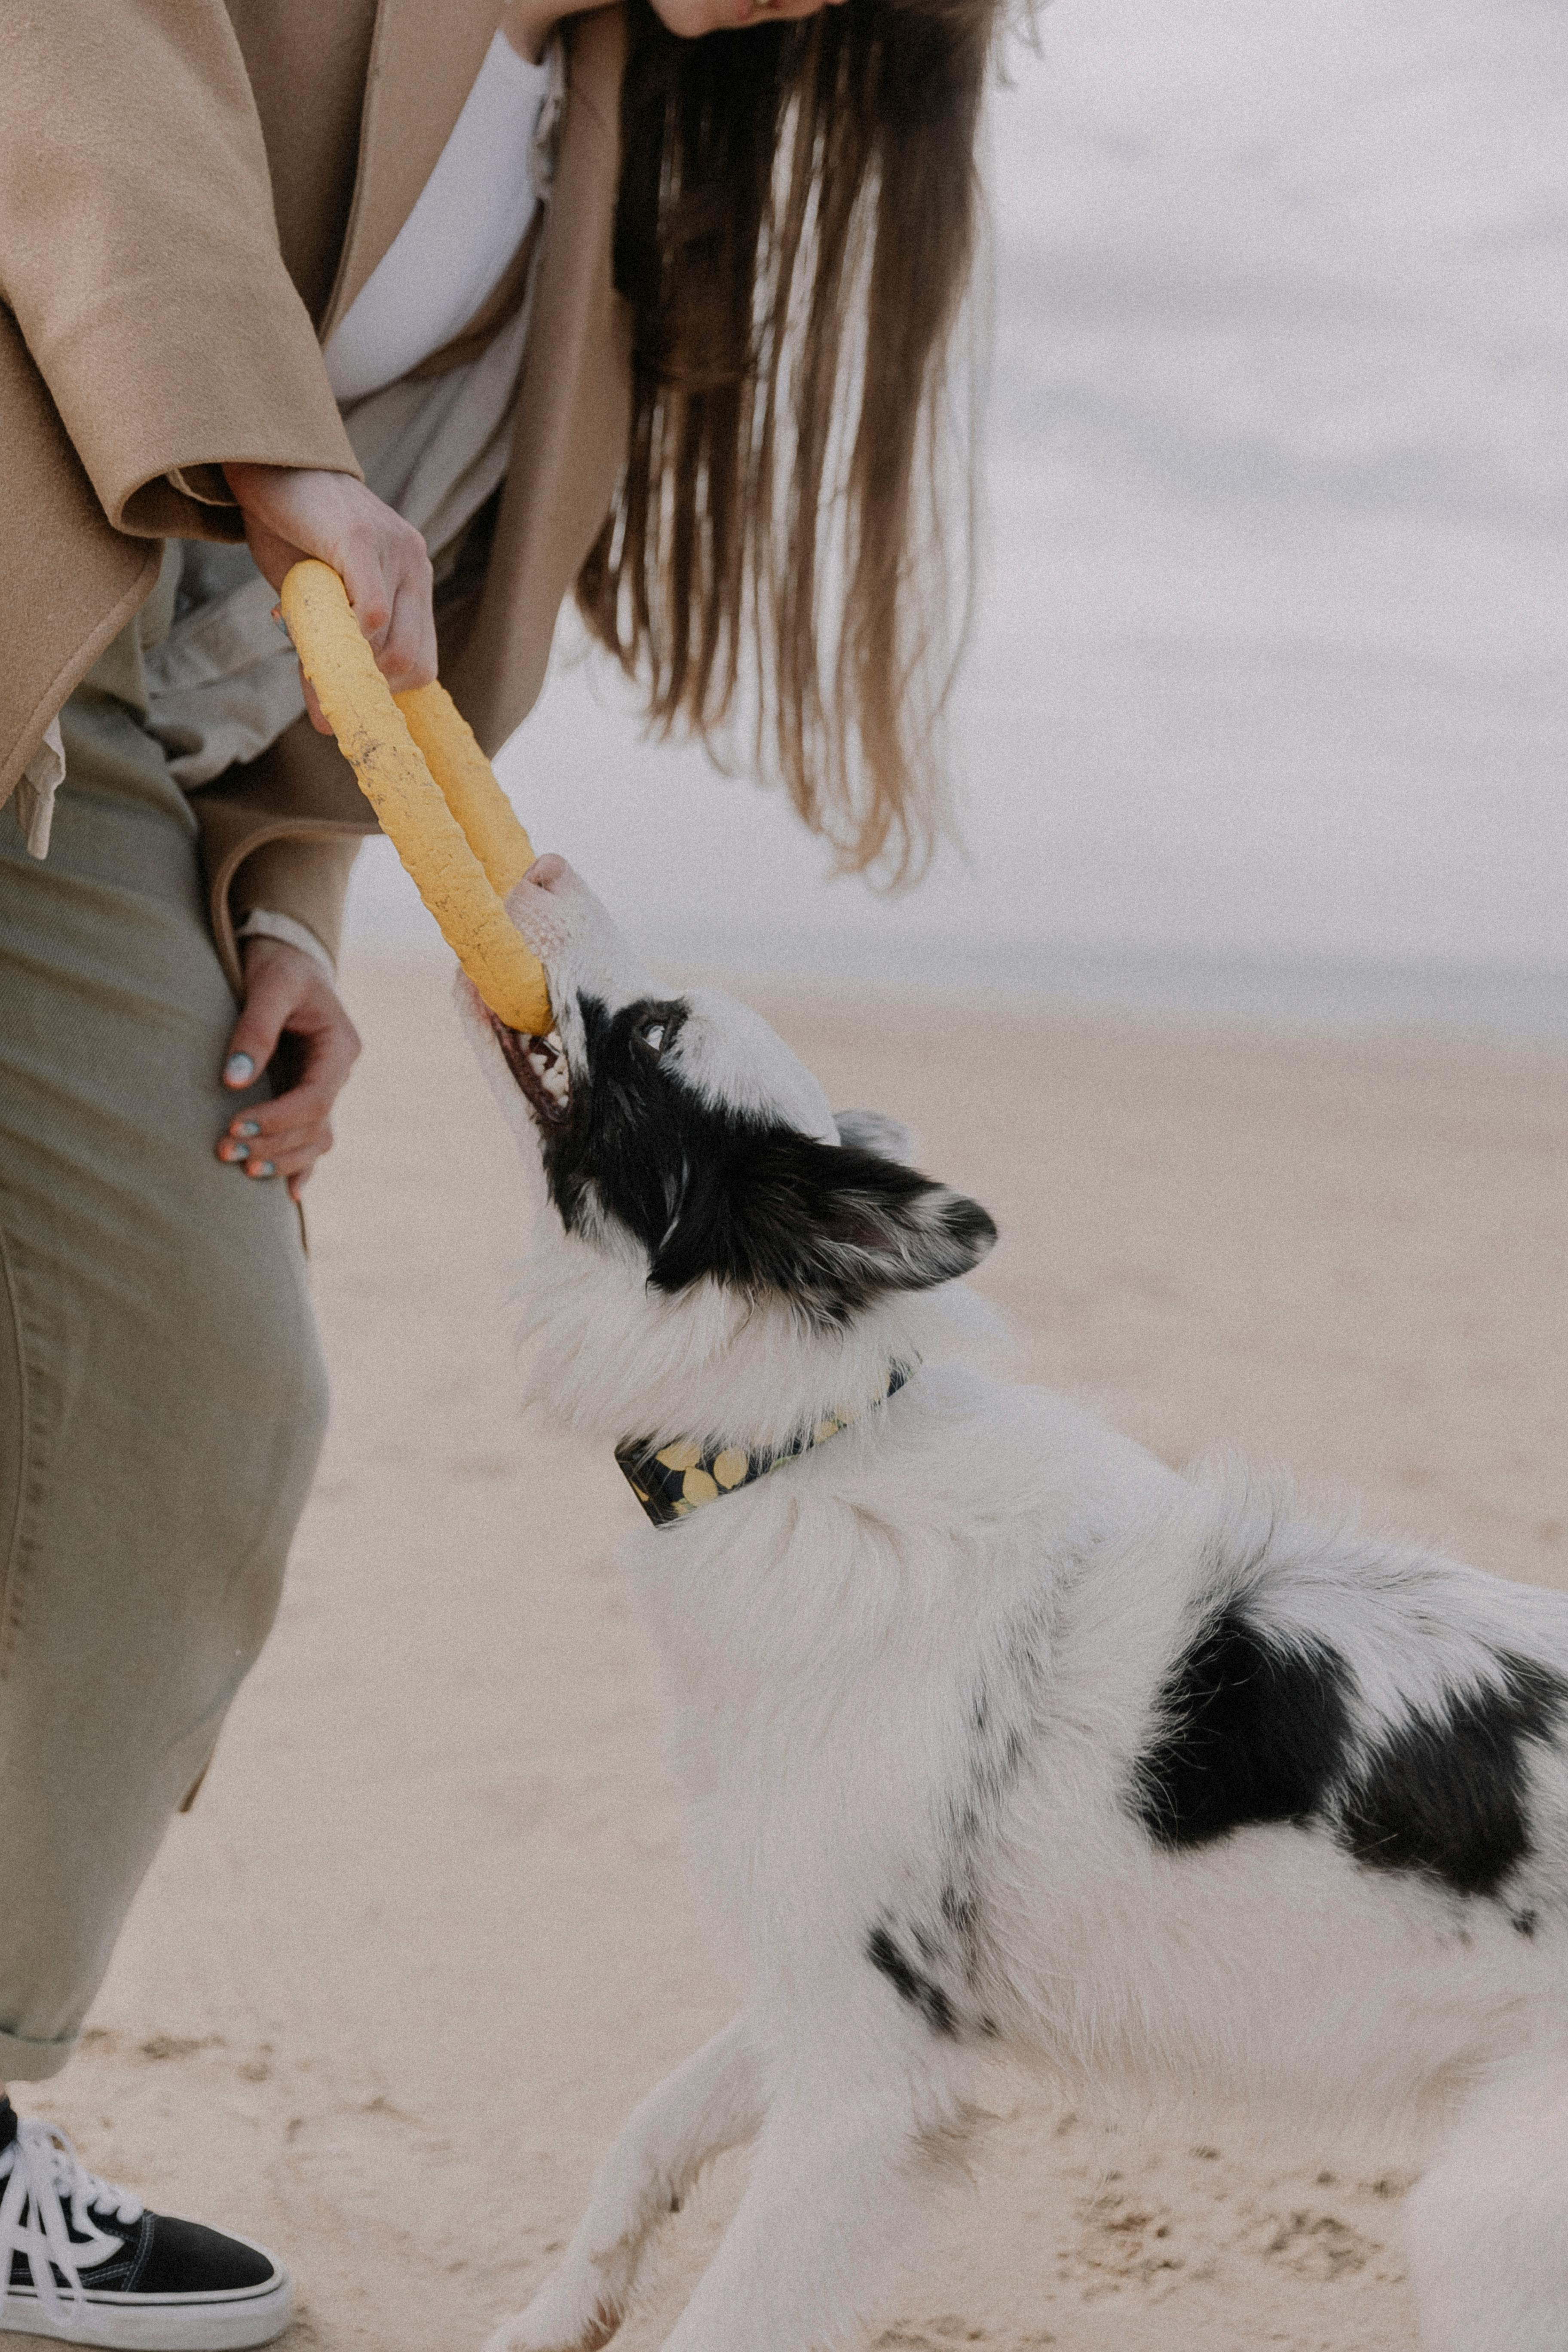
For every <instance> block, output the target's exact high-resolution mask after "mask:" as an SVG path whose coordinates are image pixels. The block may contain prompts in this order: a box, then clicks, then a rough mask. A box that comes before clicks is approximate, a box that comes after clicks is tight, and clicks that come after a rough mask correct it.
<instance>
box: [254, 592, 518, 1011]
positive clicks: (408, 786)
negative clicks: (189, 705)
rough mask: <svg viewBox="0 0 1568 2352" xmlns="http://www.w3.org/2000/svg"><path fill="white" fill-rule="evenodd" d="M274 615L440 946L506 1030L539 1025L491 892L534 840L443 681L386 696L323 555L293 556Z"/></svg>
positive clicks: (506, 881)
mask: <svg viewBox="0 0 1568 2352" xmlns="http://www.w3.org/2000/svg"><path fill="white" fill-rule="evenodd" d="M281 601H282V606H283V618H284V621H285V623H286V624H287V625H288V629H289V635H290V636H291V637H292V638H293V640H294V650H295V651H296V653H297V654H298V655H299V656H300V666H301V667H302V668H303V670H304V672H305V675H306V677H308V678H309V679H310V684H311V685H312V686H313V687H314V688H315V690H316V699H317V700H318V702H320V704H321V709H322V711H323V712H324V714H325V716H326V719H327V722H328V724H329V725H330V726H331V730H332V732H333V734H334V735H335V736H336V737H337V739H338V748H339V750H340V751H342V754H343V757H344V758H345V759H346V760H347V761H349V762H350V764H351V766H352V767H353V772H354V773H355V775H356V776H357V777H358V778H359V782H360V789H361V791H362V792H363V793H364V796H365V798H366V800H367V801H369V803H370V804H371V806H372V807H373V808H374V811H375V813H376V815H377V816H378V817H379V818H380V820H381V827H382V831H383V832H384V834H385V835H387V837H388V838H389V840H390V841H391V842H392V844H393V846H394V847H395V850H396V852H397V854H398V856H399V857H401V859H402V860H403V863H404V865H405V866H406V868H407V870H408V872H409V873H410V874H411V875H412V876H413V877H414V881H415V883H416V887H417V888H418V891H419V896H420V897H421V898H423V899H424V901H425V904H426V907H428V908H429V909H430V912H431V913H432V914H433V915H434V916H435V918H436V920H437V923H438V924H439V925H440V927H441V931H442V935H443V937H444V938H445V940H446V941H447V946H448V947H449V948H450V949H451V950H452V951H453V953H454V954H455V955H456V956H457V959H458V962H459V963H460V964H461V965H462V967H463V970H464V971H466V972H467V973H468V978H469V979H470V980H471V981H472V982H473V983H474V986H475V987H476V988H477V989H478V990H479V994H480V995H481V996H482V997H483V999H484V1001H485V1003H487V1004H488V1005H489V1009H490V1011H491V1012H492V1013H494V1014H495V1015H496V1018H497V1019H498V1020H500V1021H504V1022H505V1023H506V1024H507V1026H508V1028H510V1029H521V1031H523V1033H524V1034H526V1035H529V1036H533V1037H542V1036H546V1035H548V1034H549V1032H550V1027H551V1013H550V993H549V991H548V989H547V988H546V986H545V981H544V967H543V966H542V964H541V963H540V961H538V959H537V957H535V956H533V955H531V953H530V951H529V950H528V948H527V947H526V946H525V945H524V943H523V941H522V940H521V938H520V937H519V935H518V933H517V931H516V930H515V929H513V927H512V925H511V923H510V921H509V920H508V918H507V913H506V909H505V908H504V907H503V906H502V904H501V900H502V899H503V898H505V896H506V893H507V892H508V891H509V890H510V888H511V887H512V884H513V883H514V882H516V881H518V880H520V879H521V877H522V876H523V875H524V874H526V873H527V871H528V869H529V867H530V866H531V865H532V863H533V849H532V845H531V843H530V841H529V838H528V835H527V834H526V833H525V832H524V831H523V829H522V826H521V824H519V823H518V820H517V818H516V816H515V815H514V814H513V812H512V808H511V804H510V802H509V801H508V799H507V797H506V794H505V793H503V792H502V791H501V788H500V785H499V784H498V783H497V782H496V780H495V775H494V772H493V771H492V769H491V767H490V763H489V761H488V760H487V759H486V757H485V755H484V753H483V752H482V751H480V749H479V744H478V743H477V742H476V741H475V740H474V736H473V733H472V730H470V729H469V727H468V724H467V723H466V721H465V720H464V719H463V718H462V717H461V716H460V714H459V712H458V708H457V706H456V704H455V703H454V702H453V700H452V698H451V696H450V695H449V694H448V693H447V690H446V688H444V687H441V686H423V687H418V688H415V690H414V691H413V692H412V693H409V694H400V695H398V696H396V697H395V698H394V695H393V692H392V689H391V688H390V687H389V686H388V685H387V683H386V680H385V679H384V677H382V675H381V672H380V671H379V670H378V669H377V667H376V666H375V656H374V654H373V653H372V652H371V649H370V647H369V646H368V645H367V644H366V643H365V641H364V638H363V635H361V633H360V626H359V623H358V622H357V621H356V620H355V619H354V616H353V610H352V608H351V606H350V604H349V600H348V593H347V591H346V590H345V589H344V587H343V583H342V581H341V580H340V579H339V577H338V575H337V573H336V572H334V571H333V570H332V569H331V565H330V564H326V563H317V562H314V561H313V560H308V561H307V562H303V563H296V564H295V566H294V567H293V570H292V571H291V572H289V574H288V576H287V578H286V579H285V580H284V583H283V589H282V599H281Z"/></svg>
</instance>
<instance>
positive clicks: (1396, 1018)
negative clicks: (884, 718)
mask: <svg viewBox="0 0 1568 2352" xmlns="http://www.w3.org/2000/svg"><path fill="white" fill-rule="evenodd" d="M626 936H627V938H628V939H629V940H631V941H632V942H633V943H635V945H636V947H637V951H638V953H639V954H640V955H641V956H642V957H643V958H644V959H645V961H647V962H648V963H649V964H651V965H652V966H653V968H654V969H655V971H669V972H671V973H674V972H677V971H679V972H680V973H681V974H682V976H683V984H684V985H687V986H695V985H701V984H703V983H708V984H712V985H730V986H733V985H737V984H738V985H741V986H759V985H760V986H770V985H782V986H785V987H788V986H798V985H800V984H802V983H806V984H809V985H814V986H821V987H823V988H831V987H842V986H843V985H845V984H846V983H852V984H854V985H856V986H859V987H863V988H865V989H867V990H868V992H870V994H871V996H872V998H873V1000H874V999H875V998H876V997H877V996H879V995H881V996H888V995H897V996H899V997H900V998H903V999H908V998H909V997H910V996H914V997H916V998H917V999H920V1000H923V1001H925V1002H928V1003H932V1004H942V1005H947V1004H952V1003H958V1002H960V1001H963V1002H966V1003H972V1004H973V1003H981V1004H984V1007H985V1008H986V1009H987V1010H994V1011H1002V1010H1007V1009H1012V1010H1015V1011H1017V1012H1020V1013H1047V1012H1051V1011H1053V1010H1054V1011H1060V1012H1077V1013H1106V1014H1112V1015H1120V1016H1124V1017H1128V1018H1131V1019H1138V1020H1155V1021H1158V1020H1163V1019H1171V1020H1175V1021H1178V1022H1183V1023H1187V1022H1198V1023H1210V1024H1222V1025H1231V1024H1237V1025H1240V1026H1243V1027H1247V1028H1256V1029H1259V1030H1267V1031H1271V1032H1273V1033H1275V1034H1290V1033H1292V1032H1296V1033H1300V1034H1310V1035H1326V1036H1333V1035H1343V1036H1354V1035H1369V1034H1384V1035H1386V1034H1396V1033H1412V1032H1413V1033H1420V1034H1428V1035H1436V1036H1444V1037H1448V1038H1452V1039H1454V1040H1456V1041H1462V1040H1464V1039H1466V1038H1469V1039H1473V1040H1475V1041H1476V1042H1479V1043H1487V1044H1495V1045H1526V1046H1547V1047H1553V1046H1562V1047H1568V963H1563V964H1559V965H1542V964H1526V963H1521V964H1515V965H1508V964H1500V963H1497V962H1495V961H1494V962H1481V961H1475V962H1469V961H1458V960H1444V961H1436V960H1423V959H1408V960H1402V959H1395V958H1386V959H1373V958H1370V957H1356V956H1337V955H1331V954H1310V953H1281V954H1259V953H1256V952H1247V951H1236V952H1232V951H1228V950H1226V951H1214V952H1209V951H1200V950H1161V949H1154V948H1126V949H1121V948H1105V947H1075V946H1071V945H1068V944H1058V945H1052V946H1040V945H1038V944H1037V943H1034V942H1016V943H1015V942H1008V941H1005V940H1003V941H992V942H990V943H988V944H987V945H986V946H985V947H984V948H982V949H979V950H976V949H974V948H973V947H967V946H963V945H960V944H958V943H956V942H952V941H949V942H942V941H941V940H921V941H914V940H910V941H904V940H900V941H897V942H894V941H888V940H883V941H880V942H874V941H871V940H867V939H865V938H861V939H858V940H857V939H855V938H854V937H852V936H850V937H845V936H842V935H839V936H836V937H831V938H829V937H823V938H820V939H812V938H802V937H800V936H799V935H795V936H793V937H790V938H781V939H777V940H759V939H758V938H757V937H756V936H755V935H754V934H747V933H741V932H735V933H731V934H725V933H722V932H716V931H714V930H712V929H704V930H702V931H701V932H696V931H679V930H664V931H657V932H656V931H649V930H647V929H638V928H637V927H635V926H631V925H628V926H626ZM345 953H346V958H347V960H348V961H351V962H352V961H353V960H355V959H356V958H357V959H363V960H364V961H370V962H384V963H395V962H404V963H426V962H427V963H432V964H437V963H443V962H445V963H447V965H448V966H449V961H450V959H449V957H448V956H447V950H446V949H445V948H444V947H443V946H442V945H441V944H440V942H439V941H438V940H437V938H436V936H435V934H434V929H433V928H432V930H431V932H430V934H429V935H428V936H427V937H425V938H418V937H415V936H413V935H412V934H411V933H410V932H409V931H408V930H406V929H403V928H402V927H399V928H397V929H392V928H390V927H388V928H385V929H383V928H381V927H379V926H363V925H355V926H353V927H352V929H351V935H350V938H349V940H348V942H347V945H346V950H345Z"/></svg>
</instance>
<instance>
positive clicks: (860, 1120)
mask: <svg viewBox="0 0 1568 2352" xmlns="http://www.w3.org/2000/svg"><path fill="white" fill-rule="evenodd" d="M833 1124H834V1126H835V1127H836V1128H837V1129H838V1140H839V1142H840V1143H847V1144H848V1145H850V1147H851V1148H852V1149H853V1150H857V1151H874V1152H875V1153H876V1154H877V1156H878V1158H879V1159H880V1160H902V1161H903V1163H904V1166H905V1167H906V1168H912V1167H913V1166H914V1164H915V1161H916V1160H918V1159H919V1158H920V1146H919V1145H918V1144H917V1143H916V1141H915V1139H914V1130H913V1129H911V1128H908V1127H906V1126H905V1125H904V1122H903V1120H902V1119H901V1118H889V1116H888V1114H887V1112H886V1111H884V1110H836V1111H835V1112H834V1114H833Z"/></svg>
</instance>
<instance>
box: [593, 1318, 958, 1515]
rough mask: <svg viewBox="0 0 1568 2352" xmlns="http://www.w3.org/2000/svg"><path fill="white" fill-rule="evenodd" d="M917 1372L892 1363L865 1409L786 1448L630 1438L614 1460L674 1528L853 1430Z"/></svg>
mask: <svg viewBox="0 0 1568 2352" xmlns="http://www.w3.org/2000/svg"><path fill="white" fill-rule="evenodd" d="M918 1370H920V1359H919V1357H917V1358H916V1359H915V1360H914V1362H913V1363H905V1364H889V1366H888V1370H887V1373H886V1375H885V1378H884V1381H883V1384H882V1386H881V1388H880V1389H879V1391H878V1392H877V1394H876V1395H875V1396H869V1397H868V1398H867V1399H866V1402H865V1403H864V1404H860V1405H856V1406H854V1407H852V1408H851V1409H850V1410H849V1411H848V1412H830V1413H826V1414H824V1416H823V1418H822V1419H821V1420H820V1421H818V1422H816V1423H813V1425H812V1426H811V1427H810V1428H809V1429H805V1430H803V1431H802V1432H801V1433H800V1435H799V1436H798V1437H793V1438H791V1439H790V1441H789V1443H788V1444H786V1445H780V1446H775V1447H773V1448H771V1449H770V1448H767V1447H763V1448H761V1449H759V1451H757V1452H756V1453H754V1454H753V1453H748V1452H747V1450H746V1448H745V1447H744V1446H742V1445H721V1446H715V1447H713V1448H712V1449H711V1450H708V1451H705V1450H704V1449H703V1447H702V1446H701V1445H700V1444H698V1442H697V1440H696V1439H695V1438H690V1437H681V1438H677V1439H675V1440H674V1441H673V1442H672V1443H671V1444H668V1445H661V1446H659V1447H658V1449H657V1450H656V1449H655V1448H654V1447H652V1446H651V1445H650V1444H648V1441H647V1438H646V1437H645V1438H630V1439H628V1440H627V1442H626V1444H624V1445H617V1446H616V1464H617V1465H618V1466H619V1469H620V1473H621V1475H622V1476H623V1477H624V1478H625V1480H626V1484H627V1486H629V1487H630V1488H631V1490H632V1492H633V1494H634V1495H635V1496H637V1501H638V1502H639V1503H640V1504H641V1505H642V1507H643V1509H644V1510H645V1511H646V1512H647V1516H648V1517H649V1518H650V1519H651V1520H652V1521H653V1524H654V1526H655V1527H656V1528H671V1527H673V1526H674V1525H675V1523H676V1521H677V1520H678V1519H687V1518H689V1517H690V1516H691V1514H692V1512H693V1511H699V1510H700V1509H701V1507H702V1506H703V1504H704V1503H716V1502H717V1501H718V1500H719V1498H720V1496H721V1495H732V1494H736V1493H738V1492H739V1490H740V1489H741V1487H742V1486H755V1484H756V1482H757V1480H758V1479H759V1478H765V1477H766V1476H767V1475H768V1473H769V1471H770V1470H782V1469H783V1468H784V1465H785V1463H787V1462H795V1461H798V1460H799V1458H800V1456H801V1455H802V1454H809V1453H810V1452H811V1450H812V1448H813V1446H815V1445H821V1444H824V1443H825V1442H826V1440H827V1439H828V1438H830V1437H837V1435H838V1433H839V1431H840V1430H843V1429H852V1428H853V1427H854V1426H855V1423H857V1422H858V1421H859V1420H860V1419H862V1417H863V1416H864V1415H865V1414H866V1413H868V1412H872V1411H874V1409H875V1408H876V1407H877V1406H878V1405H879V1404H885V1403H886V1402H887V1401H888V1399H889V1397H892V1396H897V1394H898V1392H899V1391H900V1389H901V1388H902V1387H903V1386H904V1385H905V1383H906V1381H910V1380H912V1379H913V1377H914V1375H915V1373H916V1372H917V1371H918Z"/></svg>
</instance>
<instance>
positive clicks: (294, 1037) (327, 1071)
mask: <svg viewBox="0 0 1568 2352" xmlns="http://www.w3.org/2000/svg"><path fill="white" fill-rule="evenodd" d="M245 977H246V998H245V1005H244V1009H243V1010H242V1012H241V1013H240V1016H239V1019H238V1021H237V1023H236V1024H235V1028H234V1034H233V1035H232V1036H231V1038H230V1040H229V1051H228V1058H227V1060H226V1062H225V1064H224V1071H223V1080H224V1084H225V1085H226V1086H227V1087H233V1088H235V1089H236V1090H237V1091H238V1090H243V1089H245V1088H247V1087H251V1086H253V1085H254V1084H255V1082H256V1080H257V1078H258V1076H260V1074H261V1072H262V1071H263V1070H265V1069H266V1068H267V1067H268V1065H269V1064H271V1063H272V1062H273V1061H274V1057H275V1056H276V1055H277V1053H278V1049H279V1045H280V1044H282V1043H284V1042H287V1044H288V1045H289V1049H290V1055H289V1058H290V1061H291V1062H292V1063H293V1064H294V1065H295V1066H297V1068H298V1076H297V1078H296V1082H295V1083H294V1084H293V1085H292V1086H290V1087H288V1088H287V1090H286V1091H285V1092H284V1093H282V1094H279V1095H277V1096H275V1097H274V1098H273V1099H272V1100H271V1101H270V1102H261V1103H247V1104H246V1105H245V1106H244V1108H241V1109H239V1110H237V1111H236V1113H235V1115H234V1117H233V1118H231V1119H230V1120H229V1123H228V1126H227V1128H226V1129H225V1131H224V1133H223V1134H222V1135H221V1136H220V1137H219V1139H218V1141H217V1146H216V1150H217V1157H218V1158H219V1159H220V1160H222V1161H223V1162H224V1163H225V1165H226V1166H227V1167H231V1168H234V1169H236V1170H237V1171H238V1172H239V1173H240V1174H241V1175H243V1176H245V1177H246V1178H247V1180H248V1181H251V1182H253V1183H257V1182H260V1183H265V1182H268V1181H270V1180H271V1179H272V1178H274V1177H278V1178H281V1179H282V1180H284V1181H286V1182H287V1184H288V1187H289V1192H290V1193H291V1195H292V1196H293V1197H294V1198H295V1199H296V1200H298V1198H299V1196H300V1190H301V1189H302V1187H303V1186H304V1184H305V1182H306V1181H307V1180H308V1179H309V1177H310V1171H312V1169H313V1168H314V1167H315V1164H316V1162H317V1160H320V1158H321V1155H322V1153H323V1152H325V1151H330V1150H331V1148H332V1129H331V1109H332V1106H333V1104H334V1102H335V1101H336V1099H337V1097H338V1094H339V1092H340V1090H341V1088H342V1084H343V1081H344V1079H345V1078H346V1077H347V1076H348V1074H349V1072H350V1070H351V1069H352V1068H353V1065H354V1063H355V1061H356V1060H357V1058H358V1055H359V1050H360V1041H359V1035H358V1032H357V1031H356V1030H355V1028H354V1025H353V1022H352V1021H351V1020H350V1019H349V1016H348V1014H347V1013H346V1012H345V1011H344V1009H343V1007H342V1004H341V1003H339V1001H338V997H337V994H336V992H335V991H334V990H333V989H332V987H331V984H330V983H329V982H328V980H327V978H326V976H325V974H324V973H323V972H322V971H321V970H320V969H319V967H318V966H317V965H316V964H315V963H313V962H312V961H311V960H310V957H309V956H306V955H301V954H300V950H298V949H297V948H292V947H289V946H288V945H287V944H286V943H285V942H284V941H283V940H268V939H255V940H247V942H246V961H245Z"/></svg>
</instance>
